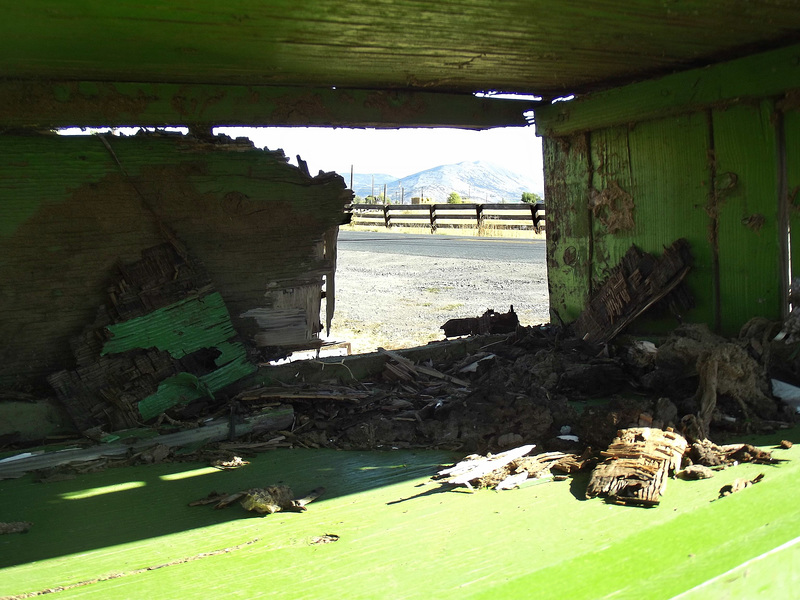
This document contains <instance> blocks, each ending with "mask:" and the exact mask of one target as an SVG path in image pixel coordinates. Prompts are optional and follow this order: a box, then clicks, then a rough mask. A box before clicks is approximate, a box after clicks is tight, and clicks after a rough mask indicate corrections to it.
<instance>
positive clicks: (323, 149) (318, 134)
mask: <svg viewBox="0 0 800 600" xmlns="http://www.w3.org/2000/svg"><path fill="white" fill-rule="evenodd" d="M215 131H216V132H219V133H226V134H227V135H230V136H232V137H238V136H246V137H249V138H251V139H252V140H253V142H254V143H255V144H256V146H259V147H267V148H268V149H270V150H277V149H279V148H281V149H283V151H284V152H285V154H286V155H287V156H288V157H289V158H290V159H291V162H292V163H295V164H296V160H295V156H296V155H297V154H299V155H300V157H301V158H302V159H303V160H304V161H306V162H307V163H308V169H309V171H310V172H311V173H312V174H316V173H317V172H318V171H337V172H339V173H349V172H350V165H351V164H352V165H353V168H354V170H355V172H356V173H386V174H389V175H394V176H395V177H405V176H406V175H411V174H413V173H418V172H419V171H424V170H425V169H430V168H431V167H436V166H438V165H447V164H453V163H458V162H462V161H475V160H482V161H487V162H492V163H495V164H498V165H500V166H503V167H506V168H507V169H509V170H511V171H514V172H516V173H520V174H521V175H528V176H530V177H532V178H533V180H534V181H535V182H537V189H536V191H537V192H539V193H541V191H542V190H543V189H544V185H543V183H542V179H543V175H542V145H541V139H540V138H537V137H536V135H535V133H534V128H533V127H532V126H528V127H508V128H502V129H488V130H484V131H466V130H462V129H341V128H339V129H330V128H318V127H265V128H258V129H253V128H244V127H220V128H217V129H215Z"/></svg>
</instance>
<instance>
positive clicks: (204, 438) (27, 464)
mask: <svg viewBox="0 0 800 600" xmlns="http://www.w3.org/2000/svg"><path fill="white" fill-rule="evenodd" d="M293 421H294V411H293V410H292V408H291V407H288V406H287V407H281V408H273V409H269V410H268V411H264V412H262V413H260V414H258V415H254V416H252V417H249V418H247V419H246V420H245V422H244V423H236V424H235V425H234V431H233V432H231V422H230V419H229V418H227V417H223V418H220V419H215V420H214V421H211V422H210V423H207V424H206V425H205V426H203V427H198V428H196V429H189V430H186V431H179V432H177V433H169V434H166V435H160V436H157V437H153V438H150V439H145V440H138V441H136V442H134V443H131V444H122V443H114V444H100V445H97V446H92V447H90V448H78V449H70V450H61V451H58V452H47V453H45V454H37V455H32V456H29V457H25V458H20V459H18V460H12V461H8V462H0V479H12V478H15V477H21V476H22V475H24V474H25V473H29V472H31V471H36V470H38V469H45V468H48V467H57V466H61V465H68V464H71V463H79V462H87V461H91V460H96V459H98V458H103V457H110V456H122V455H125V454H127V453H128V452H131V451H133V452H139V451H142V450H144V449H146V448H149V447H151V446H155V445H156V444H161V445H164V446H168V447H170V448H172V447H177V446H183V445H186V444H196V443H203V442H216V441H219V440H224V439H226V438H228V437H229V435H230V434H231V433H233V435H235V436H239V435H245V434H248V433H251V432H255V431H274V430H280V429H284V428H286V427H289V426H290V425H291V424H292V422H293Z"/></svg>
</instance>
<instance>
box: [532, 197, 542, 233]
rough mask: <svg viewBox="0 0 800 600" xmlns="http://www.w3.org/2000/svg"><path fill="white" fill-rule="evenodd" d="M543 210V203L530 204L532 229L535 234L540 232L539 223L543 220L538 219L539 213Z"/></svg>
mask: <svg viewBox="0 0 800 600" xmlns="http://www.w3.org/2000/svg"><path fill="white" fill-rule="evenodd" d="M540 210H544V203H543V202H538V203H536V204H531V216H532V217H533V228H534V230H535V231H536V233H540V232H541V227H539V221H544V220H545V219H544V218H541V219H540V218H539V211H540Z"/></svg>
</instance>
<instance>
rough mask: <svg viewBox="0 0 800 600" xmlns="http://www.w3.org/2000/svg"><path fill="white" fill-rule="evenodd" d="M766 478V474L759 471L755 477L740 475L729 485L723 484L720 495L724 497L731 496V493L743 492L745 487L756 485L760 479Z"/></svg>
mask: <svg viewBox="0 0 800 600" xmlns="http://www.w3.org/2000/svg"><path fill="white" fill-rule="evenodd" d="M762 479H764V474H763V473H759V474H758V475H756V476H755V477H753V479H746V478H744V477H739V478H737V479H734V480H733V483H729V484H728V485H723V486H722V487H721V488H720V490H719V497H720V498H724V497H725V496H730V495H731V494H735V493H736V492H741V491H742V490H743V489H745V488H749V487H750V486H752V485H755V484H756V483H758V482H759V481H761V480H762Z"/></svg>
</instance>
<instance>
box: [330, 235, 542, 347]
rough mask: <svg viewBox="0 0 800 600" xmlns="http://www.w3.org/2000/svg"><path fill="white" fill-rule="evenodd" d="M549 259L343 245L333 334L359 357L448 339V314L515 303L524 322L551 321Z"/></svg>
mask: <svg viewBox="0 0 800 600" xmlns="http://www.w3.org/2000/svg"><path fill="white" fill-rule="evenodd" d="M547 304H548V295H547V269H546V267H545V265H544V264H536V265H534V264H524V263H512V262H497V261H486V260H464V259H458V260H456V259H444V258H425V257H419V256H414V257H409V256H407V255H403V254H378V253H372V252H363V251H352V250H346V249H342V248H340V249H339V256H338V263H337V271H336V313H335V316H334V320H333V326H332V329H331V336H330V337H331V338H332V339H334V340H338V341H347V342H350V343H351V345H352V351H353V353H354V354H360V353H364V352H372V351H374V350H375V349H376V348H378V347H384V348H387V349H396V348H409V347H413V346H420V345H424V344H427V343H428V342H430V341H432V340H441V339H444V333H443V332H442V330H441V329H440V327H441V325H442V324H443V323H444V322H445V321H447V320H448V319H453V318H467V317H477V316H479V315H482V314H483V313H484V312H486V310H487V309H490V308H491V309H493V310H496V311H497V312H506V311H507V310H508V309H509V306H511V305H513V306H514V311H515V312H516V313H517V315H518V317H519V320H520V323H521V324H522V325H537V324H540V323H547V322H548V321H549V318H550V317H549V310H548V305H547Z"/></svg>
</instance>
